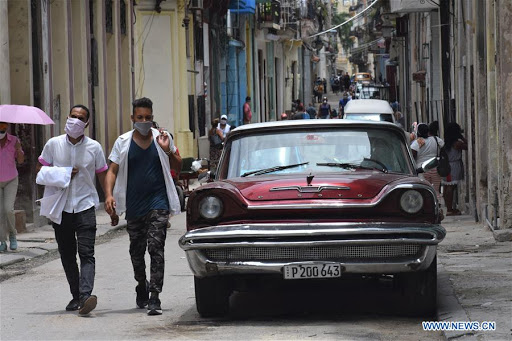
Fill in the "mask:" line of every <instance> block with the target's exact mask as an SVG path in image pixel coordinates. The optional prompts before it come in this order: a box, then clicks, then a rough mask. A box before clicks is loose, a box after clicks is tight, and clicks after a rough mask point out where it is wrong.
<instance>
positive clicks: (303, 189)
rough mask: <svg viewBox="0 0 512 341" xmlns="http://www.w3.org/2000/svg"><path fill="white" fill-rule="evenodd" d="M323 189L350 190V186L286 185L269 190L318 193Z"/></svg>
mask: <svg viewBox="0 0 512 341" xmlns="http://www.w3.org/2000/svg"><path fill="white" fill-rule="evenodd" d="M324 189H326V190H328V189H330V190H334V191H342V190H350V187H347V186H288V187H272V188H271V189H270V190H269V192H277V191H290V190H295V191H298V192H300V193H320V192H322V191H323V190H324Z"/></svg>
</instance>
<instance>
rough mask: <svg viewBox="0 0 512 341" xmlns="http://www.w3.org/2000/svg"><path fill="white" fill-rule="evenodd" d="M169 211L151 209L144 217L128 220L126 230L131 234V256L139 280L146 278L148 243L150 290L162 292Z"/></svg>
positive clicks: (136, 277) (142, 280)
mask: <svg viewBox="0 0 512 341" xmlns="http://www.w3.org/2000/svg"><path fill="white" fill-rule="evenodd" d="M168 220H169V211H167V210H151V211H149V213H148V214H146V215H145V216H144V217H140V218H137V219H134V220H128V221H127V226H126V230H127V231H128V235H129V236H130V256H131V259H132V265H133V272H134V274H135V280H136V281H137V282H139V283H140V282H144V281H145V280H146V262H145V261H144V256H145V254H146V245H147V248H148V252H149V256H150V259H151V267H150V274H151V275H150V281H149V291H150V292H162V285H163V284H164V268H165V261H164V248H165V237H166V236H167V222H168Z"/></svg>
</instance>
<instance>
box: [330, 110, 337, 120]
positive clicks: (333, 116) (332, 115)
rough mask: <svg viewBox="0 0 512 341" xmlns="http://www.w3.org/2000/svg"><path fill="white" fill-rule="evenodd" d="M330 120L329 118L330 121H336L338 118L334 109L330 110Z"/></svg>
mask: <svg viewBox="0 0 512 341" xmlns="http://www.w3.org/2000/svg"><path fill="white" fill-rule="evenodd" d="M330 118H331V119H337V118H339V117H338V112H337V111H336V109H334V108H333V109H332V110H331V116H330Z"/></svg>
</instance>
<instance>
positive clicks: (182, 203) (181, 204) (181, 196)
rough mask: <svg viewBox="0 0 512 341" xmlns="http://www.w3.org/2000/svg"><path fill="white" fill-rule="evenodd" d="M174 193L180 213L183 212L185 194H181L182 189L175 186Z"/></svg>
mask: <svg viewBox="0 0 512 341" xmlns="http://www.w3.org/2000/svg"><path fill="white" fill-rule="evenodd" d="M176 193H177V194H178V199H179V200H180V207H181V212H183V211H185V193H183V188H181V187H180V186H176Z"/></svg>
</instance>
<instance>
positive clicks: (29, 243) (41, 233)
mask: <svg viewBox="0 0 512 341" xmlns="http://www.w3.org/2000/svg"><path fill="white" fill-rule="evenodd" d="M101 207H103V205H102V206H101ZM124 227H126V220H125V219H123V218H121V219H119V224H118V225H117V226H111V225H110V216H109V215H108V214H107V213H106V212H105V210H104V209H103V208H100V209H99V210H97V211H96V228H97V231H96V237H99V236H102V235H104V234H106V233H108V232H109V231H112V230H117V229H121V228H124ZM16 237H17V239H18V249H17V250H15V251H11V250H10V249H7V251H4V252H0V279H2V277H4V276H6V274H5V273H4V270H2V268H4V267H6V266H8V265H11V264H15V263H18V262H23V261H26V260H29V259H32V258H34V257H39V256H43V255H45V254H47V253H48V252H51V251H54V250H57V242H56V241H55V233H54V231H53V227H52V226H51V225H50V224H48V225H44V226H41V227H33V226H32V224H27V232H23V233H18V235H17V236H16ZM7 244H9V242H7Z"/></svg>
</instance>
